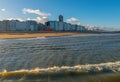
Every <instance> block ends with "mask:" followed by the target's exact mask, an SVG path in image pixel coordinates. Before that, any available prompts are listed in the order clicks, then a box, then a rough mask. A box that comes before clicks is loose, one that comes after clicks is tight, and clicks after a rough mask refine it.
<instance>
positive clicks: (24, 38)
mask: <svg viewBox="0 0 120 82" xmlns="http://www.w3.org/2000/svg"><path fill="white" fill-rule="evenodd" d="M37 39H46V37H35V38H19V39H12V40H37Z"/></svg>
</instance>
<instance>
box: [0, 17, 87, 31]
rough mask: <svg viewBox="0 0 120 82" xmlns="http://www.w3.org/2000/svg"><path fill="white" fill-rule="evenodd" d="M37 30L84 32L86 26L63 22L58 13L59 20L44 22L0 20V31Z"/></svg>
mask: <svg viewBox="0 0 120 82" xmlns="http://www.w3.org/2000/svg"><path fill="white" fill-rule="evenodd" d="M14 31H20V32H39V31H55V32H56V31H61V32H62V31H65V32H67V31H68V32H69V31H80V32H86V31H87V28H86V27H85V26H82V25H73V24H70V23H67V22H64V20H63V16H62V15H59V21H48V22H46V23H45V24H42V23H37V22H36V21H32V20H27V21H19V20H3V21H0V32H14Z"/></svg>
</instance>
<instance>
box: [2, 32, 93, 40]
mask: <svg viewBox="0 0 120 82" xmlns="http://www.w3.org/2000/svg"><path fill="white" fill-rule="evenodd" d="M87 34H91V33H77V32H43V33H0V39H21V38H37V37H61V36H74V35H81V36H84V35H87Z"/></svg>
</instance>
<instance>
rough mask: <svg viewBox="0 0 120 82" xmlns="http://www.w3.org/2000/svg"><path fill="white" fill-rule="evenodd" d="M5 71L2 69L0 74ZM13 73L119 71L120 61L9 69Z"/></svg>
mask: <svg viewBox="0 0 120 82" xmlns="http://www.w3.org/2000/svg"><path fill="white" fill-rule="evenodd" d="M4 72H7V70H4V71H3V72H1V73H0V74H2V73H4ZM9 72H14V73H19V72H28V73H41V74H48V73H49V74H50V73H52V74H54V73H55V74H56V73H63V74H64V73H66V72H73V73H77V72H78V73H98V72H120V61H117V62H109V63H101V64H88V65H76V66H72V67H70V66H62V67H58V66H54V67H49V68H35V69H31V70H28V69H21V70H16V71H9Z"/></svg>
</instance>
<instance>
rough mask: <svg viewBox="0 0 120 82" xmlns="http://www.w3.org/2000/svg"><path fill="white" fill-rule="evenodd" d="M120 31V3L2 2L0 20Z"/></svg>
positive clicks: (86, 0)
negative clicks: (64, 23) (62, 23)
mask: <svg viewBox="0 0 120 82" xmlns="http://www.w3.org/2000/svg"><path fill="white" fill-rule="evenodd" d="M59 14H62V15H63V16H64V21H67V22H70V23H77V24H83V25H96V26H105V27H110V28H114V29H120V0H0V20H4V19H19V20H21V21H22V20H36V21H38V22H42V23H44V22H45V21H47V20H57V18H58V15H59Z"/></svg>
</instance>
